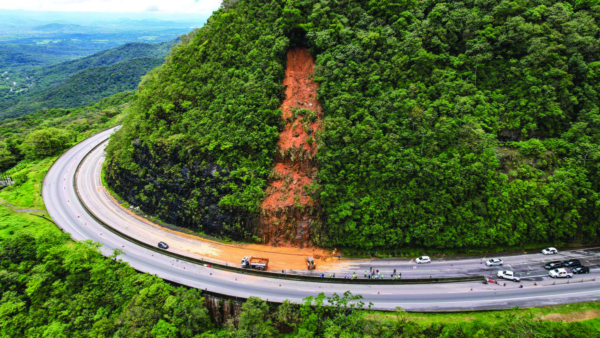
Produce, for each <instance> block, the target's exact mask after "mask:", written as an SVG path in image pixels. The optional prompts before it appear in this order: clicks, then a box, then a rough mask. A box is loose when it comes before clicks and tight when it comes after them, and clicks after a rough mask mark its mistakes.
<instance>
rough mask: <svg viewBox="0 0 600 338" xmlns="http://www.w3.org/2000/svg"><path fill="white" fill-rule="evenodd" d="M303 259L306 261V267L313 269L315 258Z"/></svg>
mask: <svg viewBox="0 0 600 338" xmlns="http://www.w3.org/2000/svg"><path fill="white" fill-rule="evenodd" d="M304 260H305V261H306V266H307V267H308V270H314V269H315V267H316V266H315V260H314V259H313V258H312V257H306V258H304Z"/></svg>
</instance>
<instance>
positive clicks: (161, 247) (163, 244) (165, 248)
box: [158, 242, 169, 250]
mask: <svg viewBox="0 0 600 338" xmlns="http://www.w3.org/2000/svg"><path fill="white" fill-rule="evenodd" d="M158 248H159V249H163V250H167V249H168V248H169V245H168V244H167V243H165V242H158Z"/></svg>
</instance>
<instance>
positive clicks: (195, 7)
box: [0, 0, 221, 14]
mask: <svg viewBox="0 0 600 338" xmlns="http://www.w3.org/2000/svg"><path fill="white" fill-rule="evenodd" d="M220 4H221V0H0V9H10V10H15V9H16V10H26V11H58V12H96V13H97V12H112V13H135V12H138V13H139V12H155V13H182V14H183V13H185V14H192V13H202V14H210V13H212V12H213V11H215V10H217V9H218V8H219V6H220Z"/></svg>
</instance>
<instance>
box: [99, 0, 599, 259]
mask: <svg viewBox="0 0 600 338" xmlns="http://www.w3.org/2000/svg"><path fill="white" fill-rule="evenodd" d="M599 18H600V5H599V3H598V2H597V1H575V0H574V1H552V0H537V1H534V0H532V1H515V2H510V1H501V0H489V1H474V0H472V1H461V2H442V1H436V0H423V1H396V0H387V1H383V0H373V1H346V0H331V1H320V0H303V1H300V0H299V1H279V0H276V1H272V2H268V3H264V2H262V1H257V0H239V1H227V2H225V3H224V5H223V8H222V9H221V10H219V11H217V12H215V14H214V15H213V16H212V17H211V19H210V20H209V21H208V24H207V25H206V26H205V27H204V28H202V29H200V30H199V31H198V32H195V33H194V34H193V35H191V36H190V37H189V38H188V39H186V40H185V41H184V42H183V43H182V44H181V45H179V46H178V47H177V48H176V49H175V50H174V51H173V52H172V55H171V57H169V60H168V62H167V63H166V64H165V65H163V66H162V67H161V69H160V70H159V71H158V72H154V73H152V74H150V75H148V76H147V77H146V78H145V80H144V81H143V83H142V86H141V91H140V93H139V95H138V99H137V103H136V105H135V107H134V109H133V111H132V113H131V114H130V115H129V117H128V118H127V120H126V121H125V124H124V127H123V128H122V129H121V130H120V131H119V132H118V133H117V134H115V135H114V137H113V138H112V141H111V143H110V146H109V150H108V159H109V162H108V163H109V166H108V176H109V178H108V179H109V182H110V184H111V185H112V187H113V188H114V189H115V191H117V192H118V193H120V194H122V195H123V197H125V198H127V199H128V200H129V201H130V202H131V203H132V204H134V205H140V206H141V207H142V208H143V209H144V210H145V211H146V212H149V213H151V214H157V215H158V216H159V217H162V218H164V219H167V220H169V221H171V222H175V223H177V224H180V225H184V226H188V227H192V228H202V229H204V230H206V231H208V232H211V233H215V234H222V235H227V236H231V237H236V238H249V236H248V234H252V233H255V232H256V231H257V229H256V222H255V221H252V220H256V219H257V218H258V216H259V215H260V213H261V210H260V207H259V206H260V203H261V201H263V200H264V198H265V189H266V187H267V182H268V181H269V179H271V178H272V177H270V174H271V173H272V170H273V167H274V157H275V154H276V152H277V151H278V149H277V147H276V144H277V141H278V138H279V137H278V134H279V132H281V130H282V128H283V126H284V124H285V121H283V120H282V119H281V111H280V110H278V107H280V105H281V102H282V100H283V96H284V88H283V86H282V83H283V76H284V70H285V66H286V65H285V53H286V51H287V50H288V49H289V48H291V47H294V46H304V47H308V48H309V50H310V51H311V53H312V55H313V56H314V57H315V58H316V62H315V72H314V80H315V81H316V82H317V83H319V89H318V97H317V98H318V100H319V101H320V103H321V105H322V107H323V111H322V115H323V130H322V131H320V132H318V133H317V135H316V142H317V145H318V152H317V156H316V162H317V163H318V170H319V171H318V175H317V180H316V183H315V184H312V185H311V186H310V187H306V190H307V193H308V194H310V195H311V196H312V198H314V199H317V201H316V202H318V203H317V204H318V205H320V207H319V213H320V218H319V220H318V221H315V222H313V223H312V224H311V235H312V240H313V241H314V242H315V243H317V244H320V245H324V246H347V247H360V248H367V249H368V248H380V247H399V246H425V247H436V248H459V247H486V246H492V245H523V244H526V243H542V242H553V243H556V244H560V243H562V242H585V241H593V240H597V239H598V236H599V235H600V234H599V232H598V230H599V226H600V208H599V207H600V199H599V195H598V192H599V191H600V176H599V175H600V171H599V169H600V163H599V162H598V161H599V160H600V145H599V144H600V112H599V111H598V103H599V98H598V91H599V90H600V87H599V84H598V80H599V79H600V62H599V61H600V60H599V56H600V54H598V51H599V50H600V44H599V43H598V38H599V29H598V23H597V21H596V20H598V19H599ZM248 218H250V219H251V221H247V219H248Z"/></svg>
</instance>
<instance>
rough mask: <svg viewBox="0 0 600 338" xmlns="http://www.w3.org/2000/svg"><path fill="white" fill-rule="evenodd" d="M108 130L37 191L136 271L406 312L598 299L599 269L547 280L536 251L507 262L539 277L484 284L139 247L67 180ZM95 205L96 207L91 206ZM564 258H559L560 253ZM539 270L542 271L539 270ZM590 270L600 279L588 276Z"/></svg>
mask: <svg viewBox="0 0 600 338" xmlns="http://www.w3.org/2000/svg"><path fill="white" fill-rule="evenodd" d="M111 132H112V130H110V131H106V132H103V133H101V134H98V135H95V136H93V137H91V138H89V139H87V140H85V141H83V142H81V143H79V144H78V145H77V146H75V147H74V148H72V149H71V150H69V151H68V152H67V153H65V154H64V155H63V156H62V157H60V158H59V159H58V160H57V161H56V163H55V164H54V165H53V167H52V168H51V169H50V171H49V172H48V174H47V176H46V179H45V181H44V186H43V198H44V202H45V203H46V207H47V209H48V212H49V214H50V216H51V217H52V219H53V220H54V221H55V222H56V223H57V224H58V225H59V226H60V227H61V228H62V229H63V230H64V231H66V232H69V233H70V234H71V237H72V238H73V239H75V240H78V241H82V240H86V239H91V240H93V241H96V242H100V243H102V244H103V246H102V248H101V251H102V253H103V254H104V255H107V256H108V255H110V254H112V253H113V250H114V249H117V248H119V249H121V250H123V252H124V255H122V256H120V258H121V259H122V260H123V261H126V262H128V263H129V264H130V265H131V266H133V267H134V268H135V269H136V270H138V271H141V272H148V273H152V274H156V275H159V276H160V277H162V278H164V279H166V280H170V281H174V282H177V283H180V284H183V285H188V286H191V287H196V288H200V289H206V290H208V291H211V292H215V293H220V294H224V295H230V296H235V297H242V298H247V297H249V296H257V297H261V298H263V299H268V300H269V301H275V302H281V301H283V300H285V299H289V300H291V301H294V302H300V301H301V300H302V298H305V297H307V296H315V295H317V294H318V293H320V292H324V293H325V294H326V295H331V294H333V293H334V292H337V293H338V294H340V293H343V292H345V291H351V292H352V293H353V294H361V295H362V296H363V297H364V298H365V299H364V300H365V301H366V302H372V303H373V304H374V308H376V309H394V308H396V307H398V306H399V307H402V308H404V309H405V310H409V311H448V310H473V309H500V308H511V307H514V306H520V307H528V306H541V305H554V304H563V303H572V302H581V301H597V300H600V273H599V272H598V271H597V270H593V271H592V273H591V274H589V275H584V277H583V278H585V279H584V280H583V281H582V277H579V276H576V277H575V278H573V279H571V280H569V284H567V281H566V280H558V281H555V280H550V279H548V278H543V277H542V276H543V275H545V273H544V271H545V270H539V266H540V265H541V260H542V259H545V260H554V259H556V258H559V257H543V256H542V255H541V254H540V255H527V256H522V257H521V256H514V257H506V258H505V261H506V262H507V265H511V266H512V265H513V264H514V266H513V268H515V270H517V271H520V270H519V269H523V270H527V269H529V268H528V267H530V268H531V270H532V271H533V272H537V271H539V273H538V274H540V276H533V274H532V277H531V279H528V280H524V281H522V282H521V283H513V282H506V286H503V284H502V285H497V284H488V285H483V284H482V283H452V284H426V285H364V284H354V285H349V284H336V283H311V282H300V281H289V280H280V279H275V278H264V277H256V276H249V275H246V274H239V273H234V272H227V271H222V270H215V269H212V268H208V267H204V266H201V265H197V264H192V263H189V262H183V261H179V260H176V259H173V258H171V257H169V256H166V255H162V254H160V253H157V252H155V251H152V250H149V249H145V248H143V247H140V246H137V245H135V244H133V243H132V242H129V241H127V240H125V239H123V238H121V237H119V236H117V235H115V234H114V233H112V232H110V231H107V230H106V229H105V228H104V227H103V226H102V225H100V224H99V223H98V222H97V221H95V219H94V218H93V217H92V216H90V215H89V214H88V213H87V211H86V210H85V208H84V207H83V205H82V204H81V203H80V202H79V201H78V198H77V196H76V193H75V190H74V185H73V182H74V175H75V171H76V168H77V165H78V164H79V162H80V161H81V160H82V159H83V157H84V156H85V155H86V154H87V153H88V152H89V151H90V150H91V149H92V148H93V147H94V146H96V145H98V144H100V143H102V142H103V141H105V140H106V139H107V138H108V136H109V135H110V133H111ZM99 149H101V148H99ZM93 158H94V157H93V156H92V155H90V156H89V157H88V159H90V160H92V159H93ZM92 162H93V161H92ZM96 165H97V162H96ZM93 168H94V163H91V162H90V164H89V167H88V168H87V169H86V167H85V164H84V165H82V167H81V171H80V174H79V177H78V182H80V184H79V185H78V186H79V190H80V193H81V196H82V198H84V196H87V197H85V198H84V200H87V199H88V197H91V196H94V195H99V193H100V191H98V190H97V188H96V186H95V184H94V180H96V182H97V180H99V177H97V175H95V174H94V172H97V171H95V170H93ZM83 182H88V183H83ZM99 203H100V202H99ZM86 204H87V202H86ZM88 207H89V208H90V210H91V211H92V212H94V213H95V214H96V215H97V216H99V217H102V219H103V221H105V223H107V224H109V225H110V226H115V227H116V226H120V227H125V228H129V229H133V228H134V224H129V223H126V222H127V219H126V218H123V215H119V211H118V209H113V211H110V210H109V209H107V208H108V207H106V206H105V207H102V208H101V207H99V206H94V205H88ZM95 207H98V208H99V209H97V210H96V209H94V208H95ZM107 220H108V221H107ZM111 220H112V221H111ZM111 222H113V223H111ZM132 231H134V233H135V231H137V232H140V233H144V232H145V231H147V230H140V229H134V230H132ZM136 238H137V237H136ZM173 250H177V249H176V248H174V249H173ZM568 256H569V257H570V256H581V257H582V258H584V259H586V260H590V262H589V263H591V264H592V265H593V264H596V256H595V253H594V252H592V251H588V252H573V253H568ZM563 258H564V257H560V259H563ZM513 260H514V262H513ZM349 264H350V265H349V266H348V267H347V268H348V269H352V270H354V269H356V270H357V271H359V272H360V271H361V270H362V268H363V267H364V266H366V265H369V264H375V263H370V262H361V263H357V265H356V266H352V264H355V262H349ZM361 264H362V265H361ZM377 264H378V265H375V266H378V267H380V269H381V270H382V271H386V270H387V269H389V270H390V271H391V270H392V269H393V268H396V269H400V268H402V269H406V270H407V271H406V272H405V273H407V274H408V273H409V271H413V270H414V271H415V273H417V271H418V273H420V274H422V275H423V276H424V275H426V274H427V273H428V272H431V273H433V271H436V272H438V273H439V271H442V272H443V273H447V272H450V271H452V270H453V269H462V270H469V271H470V270H472V269H477V266H479V268H481V264H480V260H461V261H443V262H441V261H440V262H434V263H432V264H430V265H427V266H422V265H421V266H418V267H417V268H416V269H415V268H413V266H416V265H414V264H412V263H411V262H410V261H378V262H377ZM448 265H450V266H448ZM397 266H399V267H400V268H398V267H397ZM507 267H508V266H507ZM534 267H535V268H534ZM517 268H518V269H517ZM446 270H448V271H446ZM492 270H493V271H492V272H495V271H496V270H497V269H496V268H492ZM542 273H544V274H543V275H542ZM403 276H404V273H403ZM595 277H597V279H598V281H596V280H593V278H595ZM553 283H556V285H553ZM520 285H523V288H519V286H520Z"/></svg>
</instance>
